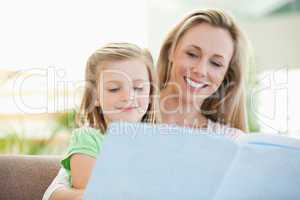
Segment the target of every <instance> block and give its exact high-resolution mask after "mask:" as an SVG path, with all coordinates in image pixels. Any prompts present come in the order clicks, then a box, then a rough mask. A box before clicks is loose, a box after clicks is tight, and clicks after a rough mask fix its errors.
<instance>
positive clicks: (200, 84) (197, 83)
mask: <svg viewBox="0 0 300 200" xmlns="http://www.w3.org/2000/svg"><path fill="white" fill-rule="evenodd" d="M183 79H184V81H185V82H186V84H187V85H188V86H189V88H191V89H192V90H199V89H203V88H206V87H207V86H208V83H207V82H203V81H195V80H193V79H191V78H188V77H186V76H184V77H183Z"/></svg>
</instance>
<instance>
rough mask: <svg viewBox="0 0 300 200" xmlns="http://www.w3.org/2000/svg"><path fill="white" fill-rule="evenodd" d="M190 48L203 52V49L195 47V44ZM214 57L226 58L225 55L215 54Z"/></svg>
mask: <svg viewBox="0 0 300 200" xmlns="http://www.w3.org/2000/svg"><path fill="white" fill-rule="evenodd" d="M190 46H191V47H193V48H195V49H196V50H198V51H200V52H202V49H201V47H199V46H197V45H193V44H192V45H190ZM214 56H216V57H219V58H222V59H224V56H223V55H220V54H214Z"/></svg>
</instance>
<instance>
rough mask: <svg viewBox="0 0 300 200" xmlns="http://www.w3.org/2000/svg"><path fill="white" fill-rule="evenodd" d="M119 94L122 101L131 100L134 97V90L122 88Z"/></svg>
mask: <svg viewBox="0 0 300 200" xmlns="http://www.w3.org/2000/svg"><path fill="white" fill-rule="evenodd" d="M121 95H122V96H121V99H122V101H132V100H133V99H134V91H133V90H132V89H129V88H127V89H126V90H124V91H123V92H122V94H121Z"/></svg>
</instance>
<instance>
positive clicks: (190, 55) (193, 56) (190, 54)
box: [186, 51, 198, 58]
mask: <svg viewBox="0 0 300 200" xmlns="http://www.w3.org/2000/svg"><path fill="white" fill-rule="evenodd" d="M186 54H187V55H188V56H189V57H191V58H198V55H197V54H195V53H193V52H189V51H188V52H186Z"/></svg>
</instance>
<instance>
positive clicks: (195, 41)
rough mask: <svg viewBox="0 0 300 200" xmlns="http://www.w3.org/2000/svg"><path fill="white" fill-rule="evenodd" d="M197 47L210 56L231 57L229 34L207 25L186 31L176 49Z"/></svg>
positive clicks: (222, 29)
mask: <svg viewBox="0 0 300 200" xmlns="http://www.w3.org/2000/svg"><path fill="white" fill-rule="evenodd" d="M195 46H196V47H199V48H200V49H202V50H203V51H205V52H207V53H208V54H211V55H214V54H216V55H222V56H223V57H231V56H232V54H233V51H234V43H233V40H232V37H231V35H230V33H229V32H228V31H227V30H226V29H224V28H220V27H215V26H212V25H210V24H208V23H201V24H197V25H195V26H194V27H192V28H190V29H189V30H187V31H186V32H185V33H184V35H183V36H182V37H181V39H180V41H179V42H178V45H177V47H176V48H180V47H181V48H187V47H195Z"/></svg>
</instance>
